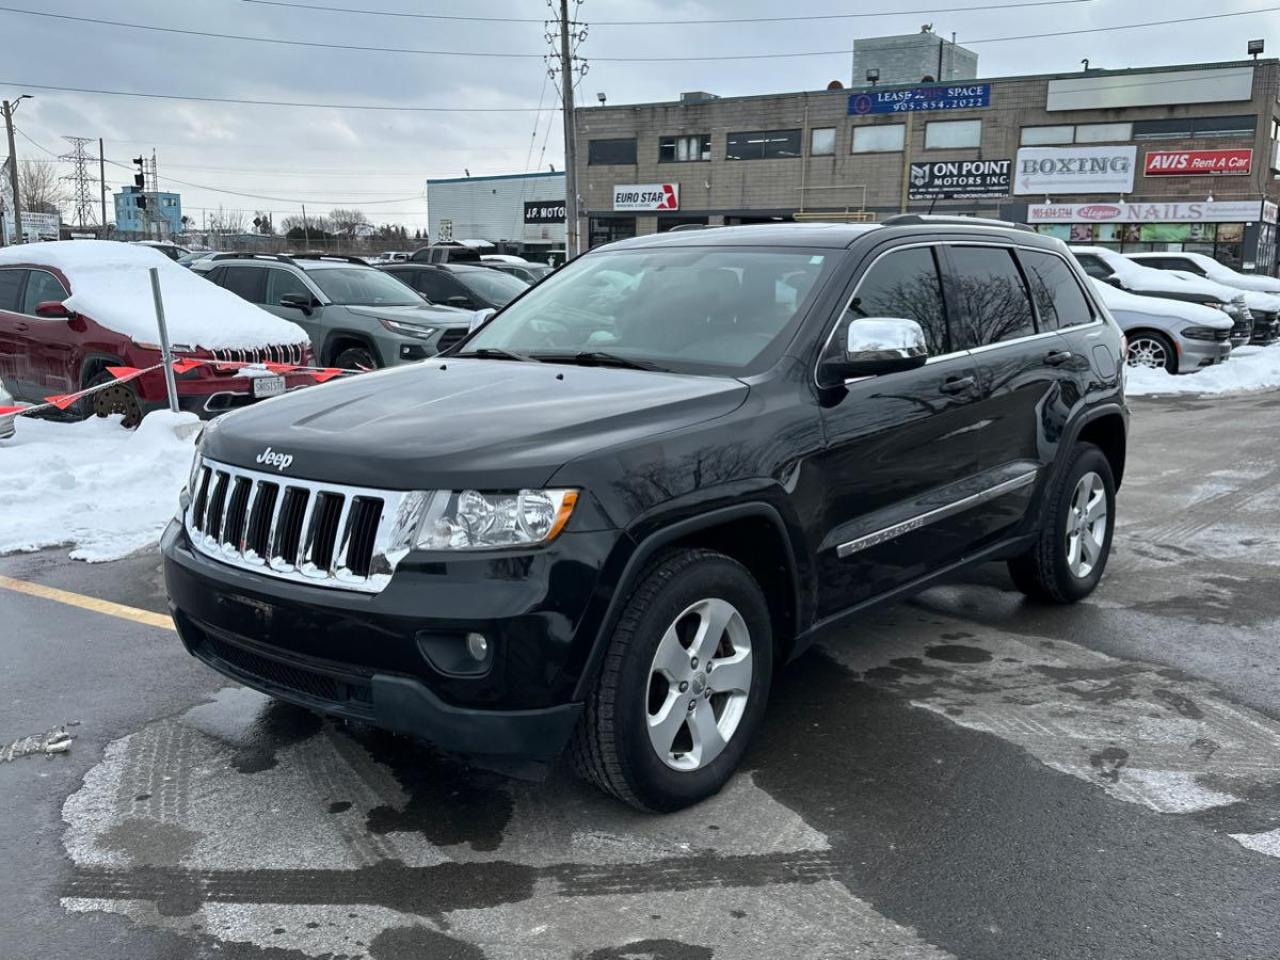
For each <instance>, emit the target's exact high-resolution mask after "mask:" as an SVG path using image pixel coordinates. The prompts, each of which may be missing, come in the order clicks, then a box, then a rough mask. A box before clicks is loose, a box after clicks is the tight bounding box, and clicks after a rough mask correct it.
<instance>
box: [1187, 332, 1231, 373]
mask: <svg viewBox="0 0 1280 960" xmlns="http://www.w3.org/2000/svg"><path fill="white" fill-rule="evenodd" d="M1230 356H1231V343H1230V341H1225V340H1224V341H1217V340H1191V339H1188V338H1187V337H1179V338H1178V372H1179V373H1194V372H1195V371H1197V370H1201V369H1203V368H1204V367H1212V366H1214V365H1215V364H1219V363H1224V362H1226V360H1227V358H1228V357H1230Z"/></svg>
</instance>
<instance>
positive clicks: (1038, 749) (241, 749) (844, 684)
mask: <svg viewBox="0 0 1280 960" xmlns="http://www.w3.org/2000/svg"><path fill="white" fill-rule="evenodd" d="M1119 519H1120V523H1119V527H1118V531H1117V536H1116V552H1115V553H1114V555H1113V557H1112V561H1111V566H1110V568H1109V570H1108V573H1107V577H1106V579H1105V580H1104V582H1103V585H1102V587H1101V589H1100V590H1099V591H1098V592H1097V593H1096V594H1095V595H1094V596H1093V597H1092V598H1090V600H1089V601H1087V602H1086V603H1084V604H1081V605H1079V606H1076V607H1074V608H1065V609H1064V608H1053V607H1046V606H1037V605H1033V604H1030V603H1027V602H1025V601H1024V600H1023V599H1022V598H1021V596H1020V595H1018V594H1016V593H1014V592H1013V590H1012V588H1011V586H1010V585H1009V583H1008V580H1007V578H1006V577H1005V574H1004V571H1003V568H1002V567H998V566H993V567H990V568H984V569H982V570H979V571H977V572H975V573H973V574H971V575H970V576H968V577H967V578H965V579H964V580H963V581H962V582H959V583H956V584H953V585H948V586H945V587H940V588H936V589H934V590H931V591H929V592H928V593H926V594H924V595H923V596H921V597H919V598H917V599H916V600H914V601H912V602H909V603H904V604H898V605H895V606H892V607H888V608H885V609H883V610H881V611H879V612H878V613H876V614H873V615H870V616H868V618H867V620H866V622H865V623H864V624H863V625H862V626H861V627H860V628H859V629H858V630H857V631H856V632H851V633H850V635H849V636H847V637H846V638H843V639H842V640H840V641H839V642H835V643H831V644H828V645H827V646H825V647H823V648H820V649H817V650H815V651H813V652H812V653H810V654H808V655H806V656H805V657H803V658H802V659H801V660H800V661H798V662H797V663H795V664H793V665H792V666H791V667H790V668H789V669H787V670H786V671H783V672H782V673H781V674H780V675H779V676H778V678H777V679H776V680H775V686H774V691H773V697H772V703H771V706H770V711H769V714H768V716H767V718H766V722H765V725H764V728H763V731H762V734H761V736H760V737H759V739H758V741H757V743H756V744H755V745H754V746H753V748H752V749H751V751H750V752H749V753H748V756H747V759H746V762H745V765H744V769H743V770H742V772H741V773H740V774H739V775H738V776H737V777H736V778H735V779H734V781H733V782H732V783H731V785H730V786H729V787H728V788H727V789H726V790H725V791H724V792H723V793H722V794H721V795H720V796H719V797H717V798H715V799H713V800H711V801H709V802H707V803H704V804H702V805H701V806H699V807H696V808H694V809H692V810H689V811H685V812H683V813H680V814H676V815H672V816H668V817H648V816H643V815H640V814H637V813H634V812H632V811H630V810H628V809H626V808H623V807H621V806H619V805H617V804H616V803H613V802H611V801H609V800H607V799H606V798H604V797H603V796H601V795H598V794H596V793H595V792H594V791H593V790H592V789H590V788H588V787H586V786H584V785H582V784H580V783H578V782H576V781H575V780H574V779H573V778H572V776H571V775H570V774H569V773H568V772H567V771H565V770H558V771H556V772H555V773H554V774H553V775H552V777H551V778H550V779H549V780H548V781H547V782H545V783H542V784H528V783H521V782H513V781H508V780H504V779H502V778H500V777H497V776H495V775H491V774H487V773H482V772H477V771H473V770H469V769H467V768H466V767H464V766H461V765H460V764H458V763H457V762H455V761H453V760H451V759H450V758H448V757H443V756H440V755H438V754H436V753H435V752H434V751H432V750H431V749H430V748H427V747H424V746H421V745H417V744H415V743H413V742H411V741H408V740H406V739H403V738H398V737H393V736H389V735H386V734H383V733H379V732H377V731H372V730H367V729H362V728H356V727H350V726H344V725H340V724H334V723H332V722H329V721H324V720H321V719H320V718H318V717H315V716H313V715H311V714H309V713H307V712H305V711H302V710H299V709H296V708H293V707H290V706H287V705H283V704H278V703H272V702H270V701H269V700H267V699H266V698H264V697H262V696H260V695H258V694H256V693H254V692H252V691H249V690H246V689H243V688H240V687H236V686H234V685H230V684H229V683H228V682H227V681H224V680H223V679H222V678H220V677H219V676H217V675H216V674H214V673H212V672H211V671H209V670H207V669H206V668H204V667H203V666H201V665H200V664H198V663H196V662H195V661H194V660H192V659H191V658H189V657H188V656H187V655H186V654H185V653H184V652H183V651H182V649H181V646H180V645H179V644H178V641H177V639H176V636H175V635H174V634H172V633H171V632H169V631H166V630H162V629H159V628H155V627H149V626H145V625H142V624H138V623H134V622H130V621H127V620H122V619H118V618H115V617H111V616H105V615H102V614H99V613H95V612H91V611H88V610H82V609H77V608H74V607H70V606H66V605H63V604H60V603H55V602H51V601H49V600H46V599H42V598H38V597H32V596H26V595H23V594H18V593H14V592H10V591H7V590H4V589H0V664H2V665H3V669H0V799H3V809H4V813H5V816H4V818H3V820H2V821H0V863H2V864H4V865H5V867H4V869H3V870H0V905H2V906H3V911H2V912H0V958H3V960H27V958H33V960H34V958H41V960H47V958H62V957H68V958H70V957H77V958H78V957H91V958H95V960H97V958H101V960H110V958H121V960H124V958H128V960H150V958H170V957H172V958H179V957H192V956H198V957H229V958H254V960H259V958H261V960H302V958H330V960H336V958H342V957H346V958H354V957H367V958H374V960H400V958H415V960H445V958H466V960H478V958H486V957H487V958H513V960H515V958H521V960H523V958H552V957H581V958H655V960H676V958H682V960H683V958H697V960H706V958H737V957H804V958H823V957H832V958H836V957H839V958H867V960H900V958H906V960H934V958H943V957H957V958H963V960H979V958H991V960H1032V958H1048V960H1059V958H1062V960H1085V958H1107V960H1122V958H1152V960H1157V958H1158V960H1174V958H1214V960H1217V958H1254V960H1274V958H1277V957H1280V910H1277V904H1280V662H1278V660H1277V657H1276V655H1275V653H1276V647H1277V643H1278V641H1280V399H1275V398H1274V397H1270V398H1269V397H1265V396H1263V397H1258V398H1245V399H1236V400H1229V401H1216V402H1208V401H1195V400H1182V401H1160V402H1151V401H1146V402H1138V403H1136V404H1135V405H1134V422H1133V431H1132V436H1131V447H1130V465H1129V469H1128V476H1127V479H1126V483H1125V486H1124V488H1123V490H1122V491H1121V494H1120V503H1119ZM0 575H6V576H10V577H16V578H21V579H25V580H29V581H33V582H37V583H42V584H47V585H50V586H55V587H60V588H63V589H67V590H74V591H77V592H79V593H83V594H89V595H92V596H95V597H100V598H103V599H107V600H112V601H116V602H119V603H124V604H128V605H131V606H134V607H140V608H145V609H149V610H157V611H160V610H163V602H164V601H163V593H162V589H161V584H160V578H159V571H158V568H157V563H156V561H155V559H154V558H153V557H149V556H147V557H137V558H132V559H129V560H125V561H120V562H117V563H112V564H104V565H97V566H86V565H84V564H79V563H72V562H70V561H68V560H66V559H65V551H46V552H42V553H39V554H31V555H25V556H11V557H6V558H0ZM72 721H75V725H73V726H67V727H66V730H67V731H68V732H69V733H71V734H72V735H73V736H74V738H75V739H74V740H73V741H72V744H71V748H70V750H69V751H68V752H66V753H63V754H58V755H54V756H43V755H29V756H15V757H14V758H13V759H4V758H5V757H6V756H8V754H10V753H21V752H22V749H21V748H20V749H9V750H8V751H7V752H6V749H5V745H11V744H13V743H15V742H17V741H19V740H22V739H23V738H26V737H29V736H37V735H42V734H47V733H49V732H50V731H54V730H56V729H57V728H58V727H60V726H61V725H63V724H66V723H68V722H72ZM25 742H26V743H28V744H31V743H35V742H36V741H25Z"/></svg>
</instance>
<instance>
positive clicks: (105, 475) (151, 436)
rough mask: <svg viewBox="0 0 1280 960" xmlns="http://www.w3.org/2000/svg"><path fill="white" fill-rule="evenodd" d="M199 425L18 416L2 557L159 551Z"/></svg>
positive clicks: (97, 556)
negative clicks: (131, 426) (65, 547)
mask: <svg viewBox="0 0 1280 960" xmlns="http://www.w3.org/2000/svg"><path fill="white" fill-rule="evenodd" d="M77 242H83V243H87V242H88V241H77ZM199 422H200V421H199V419H198V418H197V417H196V415H195V414H193V413H170V412H169V411H167V410H159V411H156V412H155V413H151V414H148V415H147V417H146V418H145V419H143V421H142V423H140V424H139V425H138V429H137V430H125V429H123V428H122V427H121V426H120V417H118V416H116V417H107V418H105V419H99V418H97V417H91V418H90V419H88V420H84V421H82V422H80V423H56V422H52V421H48V420H38V419H35V418H34V417H18V418H17V422H16V428H17V432H16V434H15V436H14V437H13V438H12V439H9V440H0V518H2V519H0V554H4V553H12V552H15V551H27V550H38V549H40V548H42V547H51V546H57V545H59V544H72V545H73V547H74V549H73V550H72V551H71V556H72V558H74V559H77V560H88V561H91V562H98V561H103V560H118V559H119V558H120V557H124V556H127V555H128V554H130V553H133V552H134V551H136V550H140V549H142V548H144V547H148V546H151V545H153V544H155V543H156V542H157V541H158V540H159V539H160V534H161V532H163V530H164V528H165V525H166V524H167V523H168V522H169V518H170V517H172V516H173V515H174V513H175V512H176V510H177V506H178V494H179V492H180V491H181V490H182V486H183V484H184V483H186V480H187V475H188V474H189V473H190V470H191V461H192V457H193V456H194V453H195V445H194V442H193V441H194V439H195V435H196V432H197V428H198V426H199Z"/></svg>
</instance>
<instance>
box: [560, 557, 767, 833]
mask: <svg viewBox="0 0 1280 960" xmlns="http://www.w3.org/2000/svg"><path fill="white" fill-rule="evenodd" d="M704 599H716V600H724V601H727V602H729V603H730V604H732V605H733V606H734V607H736V608H737V610H738V612H739V614H740V615H741V618H742V621H743V622H744V623H745V625H746V628H747V630H748V631H749V634H750V648H751V657H752V662H753V667H752V675H751V680H750V683H749V686H750V690H749V691H748V692H747V699H746V704H745V707H744V708H743V712H742V716H741V720H740V721H739V723H738V726H737V728H736V730H734V732H733V733H732V735H731V736H730V737H729V739H728V742H727V744H726V745H725V747H724V749H723V751H722V752H720V753H719V754H718V756H716V757H715V758H714V759H713V760H711V761H710V762H709V763H707V764H706V765H705V766H702V767H700V768H698V769H696V770H689V771H681V770H675V769H672V768H671V767H670V766H668V765H667V764H666V763H665V762H664V761H663V760H662V759H661V758H660V757H659V755H658V751H657V750H656V749H655V748H654V746H653V744H652V743H651V742H650V739H649V733H648V727H647V717H648V709H649V706H648V705H649V697H650V696H651V690H650V683H651V677H650V668H651V665H652V664H653V660H654V655H655V652H656V651H657V648H658V643H659V641H660V640H661V639H662V637H663V635H664V634H665V632H666V631H667V628H668V627H669V626H671V625H672V624H673V623H674V622H676V620H677V618H678V617H679V616H680V614H681V612H682V611H685V610H686V609H687V608H689V607H690V605H692V604H696V603H698V602H699V601H700V600H704ZM772 672H773V630H772V626H771V624H770V620H769V609H768V605H767V604H766V602H765V598H764V594H763V593H762V592H761V590H760V587H759V585H758V584H757V583H756V581H755V579H754V578H753V577H752V576H751V574H750V573H749V572H748V571H747V569H746V568H745V567H744V566H743V565H742V564H740V563H738V562H737V561H736V560H733V559H731V558H730V557H727V556H725V555H724V554H722V553H717V552H715V551H712V550H703V549H693V550H688V549H686V550H678V551H672V552H670V553H667V554H664V555H662V556H660V557H659V558H658V559H657V560H656V561H655V562H654V563H653V565H652V566H650V567H649V569H648V570H647V571H646V573H645V574H644V576H643V577H642V578H641V580H640V583H639V586H638V587H636V589H635V590H634V592H633V593H632V594H631V596H630V597H629V598H628V599H627V602H626V605H625V607H624V608H623V612H622V616H621V618H620V619H619V621H618V624H617V626H616V627H615V628H614V631H613V635H612V637H611V638H610V639H609V648H608V650H607V652H606V653H605V660H604V664H603V666H602V668H601V671H600V677H599V679H598V680H597V681H596V685H595V688H594V689H593V690H592V692H591V694H590V696H588V698H587V703H586V709H585V711H584V712H583V715H582V719H581V720H580V721H579V723H578V727H577V729H576V731H575V732H574V737H573V742H572V746H571V753H572V756H573V762H574V766H575V768H576V769H577V771H578V774H579V775H580V776H581V777H582V778H583V779H585V780H587V781H589V782H590V783H594V784H595V785H596V786H597V787H599V788H600V789H601V790H603V791H604V792H605V793H608V794H610V795H612V796H614V797H616V798H617V799H619V800H621V801H623V802H624V803H627V804H630V805H631V806H633V807H635V808H637V809H639V810H644V811H647V812H653V813H659V812H667V811H671V810H679V809H681V808H683V807H687V806H690V805H691V804H694V803H697V802H698V801H700V800H704V799H706V798H707V797H710V796H712V795H713V794H715V793H716V792H717V791H718V790H719V789H720V788H721V787H722V786H724V784H725V782H726V781H727V780H728V779H729V777H730V776H731V775H732V774H733V772H734V770H735V769H736V768H737V766H738V763H739V762H740V761H741V759H742V755H743V752H744V751H745V750H746V748H747V744H748V743H749V742H750V740H751V738H752V736H753V735H754V733H755V731H756V728H757V727H758V726H759V723H760V719H761V717H762V716H763V714H764V709H765V701H766V699H767V698H768V694H769V684H770V681H771V679H772ZM680 699H681V700H683V696H681V697H680ZM682 709H683V708H682Z"/></svg>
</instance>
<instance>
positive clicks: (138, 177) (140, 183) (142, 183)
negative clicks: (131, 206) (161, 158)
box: [133, 157, 147, 206]
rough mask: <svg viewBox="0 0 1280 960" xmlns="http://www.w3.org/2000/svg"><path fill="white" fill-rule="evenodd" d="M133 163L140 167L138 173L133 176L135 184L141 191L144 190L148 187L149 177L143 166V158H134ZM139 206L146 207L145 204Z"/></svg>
mask: <svg viewBox="0 0 1280 960" xmlns="http://www.w3.org/2000/svg"><path fill="white" fill-rule="evenodd" d="M133 162H134V163H135V164H136V165H137V167H138V172H137V173H135V174H134V175H133V183H134V185H135V186H136V187H137V188H138V189H139V190H144V189H146V186H147V175H146V172H145V168H144V167H143V165H142V157H134V158H133ZM139 206H145V204H139Z"/></svg>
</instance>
